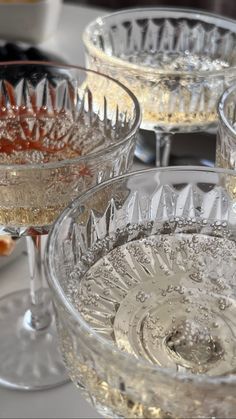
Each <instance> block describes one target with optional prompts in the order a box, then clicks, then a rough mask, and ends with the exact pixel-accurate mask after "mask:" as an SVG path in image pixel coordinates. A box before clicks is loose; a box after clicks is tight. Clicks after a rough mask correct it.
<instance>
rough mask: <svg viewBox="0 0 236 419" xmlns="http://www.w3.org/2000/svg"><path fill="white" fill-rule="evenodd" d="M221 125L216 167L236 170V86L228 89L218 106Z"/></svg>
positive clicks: (218, 133) (219, 127) (218, 135)
mask: <svg viewBox="0 0 236 419" xmlns="http://www.w3.org/2000/svg"><path fill="white" fill-rule="evenodd" d="M218 116H219V125H218V132H217V141H216V165H217V166H219V167H224V168H229V169H234V170H235V169H236V85H235V84H233V85H232V86H231V87H230V88H228V89H227V90H226V91H225V92H224V93H223V95H222V96H221V98H220V101H219V105H218Z"/></svg>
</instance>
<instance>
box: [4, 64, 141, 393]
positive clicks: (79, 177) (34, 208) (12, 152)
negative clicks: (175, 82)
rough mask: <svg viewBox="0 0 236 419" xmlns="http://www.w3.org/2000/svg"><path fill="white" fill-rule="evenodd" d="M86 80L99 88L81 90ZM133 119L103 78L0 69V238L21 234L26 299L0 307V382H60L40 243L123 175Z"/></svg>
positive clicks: (130, 105) (37, 385)
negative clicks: (67, 214)
mask: <svg viewBox="0 0 236 419" xmlns="http://www.w3.org/2000/svg"><path fill="white" fill-rule="evenodd" d="M93 79H96V80H98V82H99V85H100V86H102V91H95V92H93V91H92V90H91V89H92V81H93ZM113 84H116V85H117V86H116V87H115V88H116V92H117V95H116V98H115V99H114V98H113V96H112V95H111V92H112V85H113ZM111 99H112V101H111ZM139 118H140V111H139V105H138V102H137V100H136V98H135V97H134V96H133V94H132V93H130V92H129V90H128V89H126V88H125V87H123V86H122V85H121V84H119V83H116V82H115V81H114V80H112V79H110V78H109V77H106V76H102V75H100V74H97V73H94V72H91V71H89V70H88V71H87V70H84V69H82V68H77V67H70V66H64V67H62V66H59V65H56V64H50V63H39V62H28V63H27V62H25V63H6V64H1V65H0V234H9V235H12V236H13V237H21V236H27V243H28V252H29V266H30V282H31V286H30V293H29V291H28V290H26V291H25V290H23V291H17V292H14V293H13V294H10V295H7V296H4V297H3V298H2V299H1V300H0V330H1V339H0V384H2V385H5V386H8V387H11V388H18V389H41V388H47V387H52V386H55V385H58V384H61V383H62V382H63V381H65V380H66V379H67V374H66V373H65V370H64V367H63V364H62V361H61V356H60V353H59V350H58V344H57V336H56V328H55V316H54V314H53V310H52V306H51V299H50V295H49V292H48V290H47V289H45V288H43V272H42V257H43V255H42V248H41V241H42V239H41V238H42V235H45V234H47V233H48V231H49V229H50V226H51V224H52V223H53V221H54V220H55V218H56V217H57V216H58V215H59V213H60V212H61V211H62V209H63V208H65V207H66V206H67V205H68V204H69V202H70V201H71V200H72V199H73V198H75V197H76V196H78V195H80V194H81V193H82V192H83V191H84V190H86V189H88V188H90V187H92V186H94V185H96V184H97V183H100V182H102V181H103V180H107V179H109V178H111V177H112V176H116V175H119V174H121V173H124V172H126V171H127V170H128V169H129V168H130V166H131V164H132V158H133V152H134V147H135V136H136V131H137V129H138V126H139Z"/></svg>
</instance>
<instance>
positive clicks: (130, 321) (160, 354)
mask: <svg viewBox="0 0 236 419" xmlns="http://www.w3.org/2000/svg"><path fill="white" fill-rule="evenodd" d="M233 178H235V173H234V172H229V173H225V172H224V171H220V170H218V171H217V170H208V171H207V170H206V169H200V168H199V169H194V168H179V169H174V168H170V169H168V170H150V171H143V172H140V173H137V174H135V173H133V174H130V175H127V176H124V177H121V178H119V179H118V180H113V181H111V182H107V183H106V184H105V185H104V186H102V185H101V186H100V187H98V188H96V189H95V188H94V190H91V192H89V193H87V194H86V195H84V196H83V197H82V198H81V200H79V201H77V202H76V201H75V202H74V204H73V205H72V207H71V208H70V209H68V210H66V211H65V212H64V214H63V215H62V216H61V218H60V219H59V221H58V222H57V224H56V226H55V228H54V230H53V231H52V233H51V235H50V239H49V243H48V259H47V272H48V275H49V281H50V285H51V288H52V290H53V294H54V301H55V304H56V308H57V313H58V320H59V321H58V331H59V338H60V349H61V351H62V354H63V359H64V362H65V364H66V366H67V368H68V370H69V373H70V376H71V379H72V380H73V381H74V382H75V384H76V385H77V386H78V387H79V388H80V389H81V390H82V391H83V392H84V394H85V397H86V398H87V399H88V400H92V402H93V403H94V404H95V407H96V408H97V409H98V411H99V412H100V413H101V414H102V415H103V416H104V417H114V418H115V417H121V418H166V417H170V418H178V417H190V418H193V417H194V418H195V417H212V416H214V417H217V418H220V417H227V418H228V417H229V418H230V417H233V416H232V415H233V413H234V411H235V399H234V390H235V385H236V375H235V367H236V322H235V312H236V287H235V254H236V252H235V251H236V241H235V226H236V213H235V210H234V197H233V196H232V194H231V191H230V190H229V189H228V185H230V182H229V180H231V179H233ZM62 237H63V238H64V242H63V244H60V243H61V241H62ZM58 261H59V266H58Z"/></svg>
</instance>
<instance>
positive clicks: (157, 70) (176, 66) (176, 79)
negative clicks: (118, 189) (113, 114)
mask: <svg viewBox="0 0 236 419" xmlns="http://www.w3.org/2000/svg"><path fill="white" fill-rule="evenodd" d="M83 40H84V45H85V51H86V59H87V64H88V66H89V68H92V69H94V70H97V71H101V72H103V73H105V74H109V75H111V76H113V77H115V78H117V79H118V80H120V81H122V82H123V83H125V84H127V85H128V86H130V88H131V90H132V91H133V92H134V93H135V95H136V96H137V98H138V99H139V101H140V104H141V107H142V112H143V118H142V124H141V128H143V129H145V130H151V131H154V132H155V135H156V165H157V166H160V165H163V166H165V165H167V164H168V161H169V154H170V147H171V142H170V141H171V136H172V134H174V133H178V132H181V133H183V132H199V131H204V132H215V130H216V127H217V109H216V108H217V102H218V99H219V97H220V95H221V94H222V93H223V91H224V90H225V88H226V87H227V86H229V85H230V84H231V82H232V80H233V79H235V77H236V65H235V64H236V55H235V48H234V46H235V42H236V23H235V22H234V21H233V20H230V19H227V18H223V17H221V16H217V15H213V14H210V13H206V12H203V11H197V13H196V11H195V10H191V9H190V10H188V9H177V8H161V7H160V8H159V7H156V8H142V9H130V10H125V11H121V12H116V13H112V14H110V15H107V16H104V17H99V18H98V19H96V20H95V21H94V22H92V23H90V24H89V25H88V27H87V28H86V29H85V32H84V36H83ZM142 149H143V147H142V145H141V144H139V143H138V144H137V149H136V155H137V156H138V157H140V158H141V159H142ZM144 154H145V153H144Z"/></svg>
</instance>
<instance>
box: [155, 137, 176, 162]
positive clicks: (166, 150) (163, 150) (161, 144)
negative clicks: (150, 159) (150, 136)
mask: <svg viewBox="0 0 236 419" xmlns="http://www.w3.org/2000/svg"><path fill="white" fill-rule="evenodd" d="M155 136H156V167H161V166H164V167H165V166H168V165H169V160H170V147H171V137H172V134H170V133H163V132H160V131H155Z"/></svg>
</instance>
